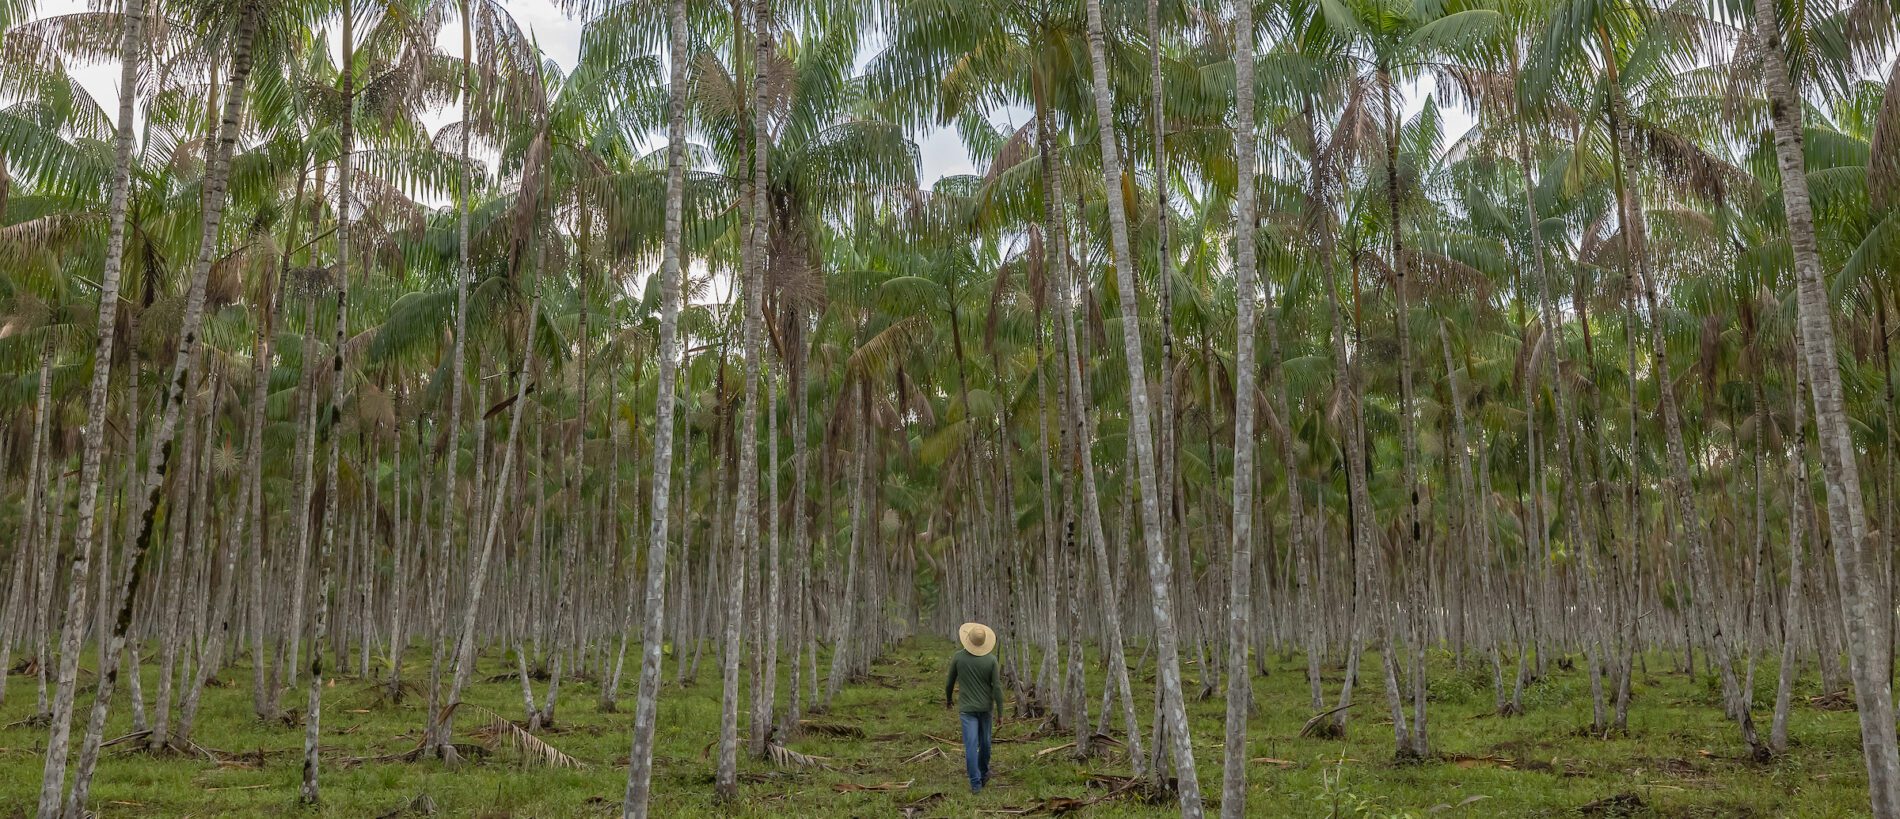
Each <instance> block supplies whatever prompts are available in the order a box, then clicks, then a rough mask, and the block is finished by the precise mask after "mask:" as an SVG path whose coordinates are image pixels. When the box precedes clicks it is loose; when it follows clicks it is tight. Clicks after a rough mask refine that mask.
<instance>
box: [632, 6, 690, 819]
mask: <svg viewBox="0 0 1900 819" xmlns="http://www.w3.org/2000/svg"><path fill="white" fill-rule="evenodd" d="M666 10H667V33H666V38H667V47H668V50H669V53H668V60H667V62H668V64H669V65H670V71H671V76H670V77H669V82H668V89H667V143H666V223H665V226H664V227H663V228H662V229H663V230H664V234H663V236H662V238H661V255H660V349H659V353H658V355H659V371H660V372H659V380H658V381H657V382H655V385H654V392H655V393H656V394H657V398H656V399H655V402H656V403H655V406H654V412H653V467H652V474H653V481H652V483H653V496H652V501H651V503H650V506H649V509H650V512H649V514H648V516H647V526H648V532H647V579H646V603H645V605H644V608H643V612H642V614H643V617H644V622H643V623H642V624H641V629H640V688H639V691H638V692H637V693H636V694H635V695H634V696H635V700H634V707H633V748H632V751H631V752H630V753H629V754H628V762H627V793H626V796H625V798H624V799H623V800H622V802H621V807H620V811H621V815H622V816H624V817H627V818H628V819H644V817H645V816H646V815H647V799H648V796H649V788H650V787H651V784H652V778H653V729H654V726H655V724H656V721H657V717H658V708H657V703H658V700H659V694H660V664H661V661H662V660H664V659H665V653H664V651H663V649H664V641H665V632H664V628H665V624H666V623H665V615H666V552H667V531H666V530H667V514H666V511H667V510H666V507H667V500H668V499H669V497H670V495H669V492H670V491H671V482H672V477H673V409H674V408H673V404H674V400H673V396H674V385H675V382H676V381H677V368H678V366H679V362H678V359H679V314H680V271H681V268H682V266H683V265H682V264H681V256H682V247H681V227H680V222H681V211H682V210H683V205H682V201H683V198H684V195H685V190H686V38H687V36H688V29H687V25H686V0H667V4H666ZM682 602H683V601H682ZM681 619H684V618H683V617H682V618H681Z"/></svg>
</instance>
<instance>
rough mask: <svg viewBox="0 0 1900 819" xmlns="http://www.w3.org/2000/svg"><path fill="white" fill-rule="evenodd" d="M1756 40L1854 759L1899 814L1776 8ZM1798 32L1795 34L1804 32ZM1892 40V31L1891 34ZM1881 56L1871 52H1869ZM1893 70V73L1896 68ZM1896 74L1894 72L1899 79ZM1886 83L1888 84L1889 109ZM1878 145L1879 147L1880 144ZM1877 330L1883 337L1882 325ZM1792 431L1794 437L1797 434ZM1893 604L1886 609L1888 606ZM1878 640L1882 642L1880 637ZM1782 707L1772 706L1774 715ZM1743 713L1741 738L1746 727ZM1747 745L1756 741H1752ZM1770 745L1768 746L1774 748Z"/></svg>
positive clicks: (1882, 653)
mask: <svg viewBox="0 0 1900 819" xmlns="http://www.w3.org/2000/svg"><path fill="white" fill-rule="evenodd" d="M1752 11H1753V13H1754V30H1753V34H1754V36H1755V37H1756V38H1757V40H1758V41H1759V45H1758V50H1759V55H1760V58H1761V62H1762V68H1763V70H1762V78H1763V80H1764V82H1765V84H1766V86H1767V92H1768V109H1769V112H1770V114H1771V118H1772V120H1773V122H1774V137H1775V139H1774V141H1775V165H1776V168H1777V170H1779V171H1780V177H1781V201H1782V207H1783V209H1784V210H1785V211H1786V216H1787V220H1788V221H1787V224H1788V243H1789V245H1790V246H1791V248H1792V249H1793V253H1794V273H1795V285H1796V287H1795V294H1796V298H1795V304H1796V306H1797V307H1798V310H1799V316H1800V321H1799V328H1800V342H1801V344H1800V346H1801V355H1802V356H1803V357H1804V358H1805V359H1806V364H1807V373H1808V376H1809V377H1808V378H1807V381H1808V387H1809V390H1810V392H1811V394H1812V397H1813V401H1814V425H1815V430H1816V434H1817V436H1818V439H1819V441H1820V445H1821V446H1820V449H1821V466H1822V470H1821V475H1822V483H1823V484H1824V485H1825V486H1826V487H1827V501H1828V528H1829V532H1830V535H1831V537H1832V538H1833V541H1834V543H1835V544H1836V548H1835V549H1834V559H1835V570H1836V573H1837V574H1838V576H1839V577H1840V579H1841V605H1842V616H1843V618H1844V619H1845V621H1846V622H1847V623H1848V624H1849V632H1850V633H1851V634H1852V635H1854V636H1853V637H1850V638H1849V640H1848V657H1849V666H1850V668H1851V670H1852V673H1853V678H1854V693H1855V696H1856V698H1857V699H1858V701H1859V704H1860V706H1859V713H1860V720H1861V731H1860V733H1861V756H1862V758H1863V760H1864V761H1865V763H1866V766H1867V782H1868V794H1869V798H1870V799H1871V801H1872V805H1873V812H1874V815H1875V816H1900V743H1897V742H1896V739H1895V737H1894V732H1892V731H1889V730H1887V727H1886V726H1887V725H1889V724H1891V723H1892V722H1893V695H1892V687H1891V685H1889V684H1888V680H1887V678H1890V677H1891V673H1888V672H1886V671H1884V670H1883V669H1882V668H1880V667H1879V665H1880V664H1881V663H1884V664H1885V665H1888V666H1891V665H1892V662H1891V658H1890V657H1888V654H1889V653H1890V652H1889V651H1888V650H1887V647H1886V646H1884V645H1880V646H1876V645H1872V644H1870V643H1867V642H1864V641H1863V640H1862V637H1863V635H1866V634H1868V633H1870V632H1869V631H1868V629H1870V628H1871V629H1872V631H1871V633H1873V634H1875V635H1878V634H1881V633H1883V631H1882V630H1881V629H1880V628H1877V627H1873V626H1872V625H1871V623H1872V621H1873V618H1875V617H1877V616H1879V615H1876V614H1875V613H1874V605H1873V604H1874V603H1875V602H1877V601H1879V600H1880V599H1881V596H1880V593H1879V592H1878V591H1876V590H1875V589H1874V588H1873V586H1872V583H1869V582H1865V581H1863V580H1861V578H1872V577H1874V576H1875V575H1874V574H1871V573H1870V572H1872V571H1876V570H1877V569H1878V566H1877V562H1876V561H1875V560H1874V559H1873V558H1871V557H1870V556H1869V555H1867V554H1865V553H1863V552H1862V550H1863V549H1865V548H1866V547H1865V546H1864V545H1863V544H1865V543H1866V542H1867V536H1868V535H1867V532H1868V528H1867V527H1868V523H1867V512H1866V506H1865V505H1864V502H1863V499H1862V495H1861V487H1860V466H1859V461H1858V454H1857V452H1856V450H1855V446H1854V442H1853V438H1852V435H1851V433H1850V432H1849V422H1848V416H1847V409H1846V407H1845V405H1844V402H1843V398H1842V387H1841V376H1840V365H1839V363H1838V362H1837V360H1836V348H1835V341H1834V318H1833V315H1832V310H1831V308H1830V304H1829V299H1828V294H1827V291H1826V279H1825V278H1824V277H1823V275H1822V273H1821V261H1820V254H1819V252H1818V250H1817V248H1816V244H1817V243H1816V238H1815V227H1814V212H1813V205H1812V196H1811V194H1810V192H1809V188H1808V176H1807V169H1806V166H1805V161H1804V157H1803V148H1802V132H1803V125H1802V117H1803V114H1802V108H1803V107H1804V103H1803V101H1802V98H1801V96H1800V94H1799V92H1798V90H1797V86H1796V77H1795V74H1794V72H1793V71H1792V70H1791V67H1790V60H1789V58H1788V52H1787V50H1786V48H1787V47H1786V46H1785V45H1784V43H1786V42H1787V41H1788V40H1789V39H1790V38H1788V37H1786V36H1785V34H1784V29H1783V27H1784V26H1787V25H1789V23H1788V22H1786V21H1784V20H1783V19H1782V18H1781V17H1780V16H1779V15H1778V14H1777V11H1778V9H1777V8H1776V6H1775V5H1774V4H1773V3H1769V2H1765V0H1755V2H1754V4H1753V9H1752ZM1805 33H1806V32H1799V31H1798V30H1797V34H1805ZM1889 36H1890V35H1889ZM1875 50H1876V51H1878V46H1876V48H1875ZM1895 71H1896V72H1900V67H1897V68H1896V69H1895ZM1895 76H1900V73H1896V75H1895ZM1892 90H1893V83H1892V82H1891V81H1890V82H1889V83H1888V91H1889V95H1890V96H1889V99H1888V101H1887V105H1889V106H1891V105H1894V101H1893V100H1892V99H1891V93H1892ZM1880 127H1881V128H1883V129H1887V130H1891V129H1892V128H1894V127H1900V126H1896V125H1895V123H1894V120H1893V119H1892V118H1887V119H1883V121H1882V123H1881V126H1880ZM1889 138H1891V137H1890V136H1889V135H1888V134H1887V133H1885V132H1880V131H1877V132H1876V134H1875V136H1874V143H1875V144H1876V145H1882V144H1883V141H1884V140H1885V139H1889ZM1883 147H1884V146H1883ZM1884 162H1885V164H1884V165H1876V166H1875V167H1876V168H1879V169H1880V172H1882V174H1883V177H1884V180H1881V179H1873V178H1870V179H1869V180H1868V185H1869V190H1876V189H1878V187H1879V186H1880V183H1881V181H1885V182H1887V183H1889V184H1890V183H1892V182H1893V181H1894V179H1893V175H1892V173H1891V168H1892V165H1893V163H1892V161H1891V160H1884ZM1881 331H1882V332H1883V333H1884V332H1885V328H1884V327H1883V328H1882V329H1881ZM1797 434H1805V433H1801V432H1800V430H1799V429H1798V428H1797ZM1888 608H1891V605H1889V606H1888ZM1883 642H1884V641H1883ZM1778 710H1779V709H1778ZM1746 719H1747V718H1746V716H1745V715H1744V721H1745V724H1744V729H1743V730H1744V733H1747V732H1748V731H1749V728H1748V727H1747V726H1746ZM1749 740H1750V744H1753V742H1754V740H1753V737H1752V736H1751V737H1749ZM1771 744H1772V743H1771Z"/></svg>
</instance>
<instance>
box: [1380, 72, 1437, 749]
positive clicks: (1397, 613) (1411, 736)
mask: <svg viewBox="0 0 1900 819" xmlns="http://www.w3.org/2000/svg"><path fill="white" fill-rule="evenodd" d="M1380 74H1381V76H1380V85H1381V86H1382V88H1383V90H1382V92H1381V94H1380V96H1381V97H1382V99H1383V101H1384V105H1385V160H1386V163H1385V195H1386V206H1387V210H1388V212H1389V213H1390V218H1391V221H1390V222H1389V223H1388V224H1387V229H1388V230H1390V231H1391V235H1390V239H1391V245H1392V262H1391V264H1392V291H1393V293H1394V295H1395V296H1396V297H1397V300H1398V312H1397V316H1396V318H1395V319H1394V321H1393V324H1394V325H1395V328H1396V330H1397V332H1398V340H1399V350H1398V356H1399V453H1400V467H1399V469H1400V472H1401V475H1400V478H1399V480H1400V481H1401V483H1402V485H1403V486H1404V487H1405V497H1406V500H1405V515H1404V518H1403V520H1402V527H1403V531H1402V532H1401V533H1400V535H1399V536H1400V537H1402V538H1405V546H1404V547H1403V548H1400V549H1397V550H1395V551H1394V553H1393V559H1392V560H1390V561H1388V562H1387V565H1386V575H1387V577H1388V578H1390V579H1389V580H1388V582H1387V584H1386V588H1387V592H1388V593H1390V594H1392V595H1394V598H1393V599H1392V600H1390V601H1387V602H1386V605H1385V607H1384V609H1385V612H1386V621H1387V622H1386V627H1385V652H1384V656H1383V660H1384V663H1385V667H1386V688H1387V690H1388V692H1396V691H1397V688H1396V686H1395V684H1396V682H1397V680H1396V674H1395V673H1394V672H1395V670H1396V668H1397V662H1398V661H1397V651H1398V642H1397V640H1396V639H1395V638H1396V634H1395V632H1397V631H1398V630H1399V628H1400V625H1399V623H1400V622H1404V623H1406V624H1408V625H1409V626H1410V629H1411V633H1410V634H1408V635H1407V637H1406V642H1408V643H1411V649H1412V668H1411V673H1412V681H1411V682H1412V709H1413V711H1412V726H1411V728H1409V729H1408V728H1407V727H1406V725H1405V718H1404V716H1403V715H1402V713H1401V712H1402V711H1403V710H1404V709H1403V708H1402V702H1403V698H1402V697H1401V698H1399V699H1395V700H1394V701H1393V719H1392V730H1393V733H1394V734H1396V735H1397V740H1398V755H1399V757H1400V758H1407V757H1410V758H1421V759H1422V758H1424V757H1425V756H1427V755H1428V754H1429V753H1430V748H1431V744H1430V741H1429V739H1428V738H1427V736H1426V733H1425V645H1424V635H1425V626H1424V622H1423V621H1424V612H1423V611H1422V610H1421V607H1422V605H1423V603H1424V599H1423V597H1424V595H1423V592H1422V586H1421V584H1422V582H1423V580H1422V577H1421V576H1422V574H1423V572H1422V571H1414V570H1413V569H1412V568H1411V567H1412V564H1413V563H1414V562H1421V563H1422V561H1423V558H1424V555H1423V554H1421V552H1422V550H1423V544H1422V542H1421V539H1420V538H1421V535H1422V533H1423V531H1424V521H1423V520H1421V518H1420V514H1419V486H1418V426H1417V424H1418V421H1417V419H1416V418H1414V417H1413V409H1412V403H1413V402H1412V329H1411V326H1412V308H1411V301H1410V296H1409V294H1408V293H1407V292H1406V280H1405V279H1406V268H1407V267H1408V265H1407V264H1406V258H1405V225H1404V222H1402V221H1400V218H1399V216H1400V214H1399V131H1398V128H1399V123H1398V119H1397V117H1396V116H1395V112H1394V110H1393V99H1392V98H1393V95H1394V94H1395V89H1394V88H1393V87H1392V83H1393V80H1392V77H1391V75H1390V73H1389V72H1386V71H1384V70H1383V69H1381V71H1380ZM1401 589H1402V590H1401ZM1401 610H1402V611H1401ZM1400 618H1403V619H1402V620H1401V619H1400Z"/></svg>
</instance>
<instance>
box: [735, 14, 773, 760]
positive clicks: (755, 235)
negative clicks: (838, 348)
mask: <svg viewBox="0 0 1900 819" xmlns="http://www.w3.org/2000/svg"><path fill="white" fill-rule="evenodd" d="M753 8H754V12H753V14H754V16H755V17H756V21H755V23H756V25H757V26H758V29H759V32H758V43H757V45H756V46H755V48H756V50H757V56H756V57H755V60H756V63H755V66H756V67H755V71H756V72H757V79H755V80H754V90H753V92H754V94H755V95H756V97H757V102H756V103H755V105H754V107H753V112H752V196H753V204H752V210H753V224H752V244H753V249H752V266H753V268H754V270H753V273H752V292H751V293H750V294H749V295H748V299H749V301H750V305H751V306H749V307H748V308H747V311H746V321H747V322H750V324H751V326H750V327H748V328H747V330H746V332H747V333H748V335H750V336H751V341H750V342H749V344H748V347H747V349H746V355H747V356H748V360H747V362H746V367H747V370H748V372H747V375H746V388H747V389H748V390H750V392H749V393H748V397H747V399H746V401H747V404H746V418H747V421H746V433H745V434H746V435H747V436H748V437H750V438H751V439H752V442H751V444H749V445H747V446H746V448H745V450H744V452H743V453H741V457H742V458H743V459H745V460H743V461H742V462H741V464H740V469H739V474H741V475H745V476H755V475H757V474H758V468H757V467H758V462H759V447H758V434H759V433H758V418H759V408H758V401H759V381H760V377H761V376H760V372H759V370H760V368H761V365H760V362H759V357H760V355H761V353H760V350H759V347H760V346H761V345H762V343H763V342H762V340H761V336H762V335H763V333H764V327H763V324H764V322H765V270H766V263H767V258H766V254H767V250H768V248H770V247H771V244H772V241H771V239H772V208H771V204H770V198H769V193H770V187H769V185H768V184H767V183H768V179H767V176H766V170H767V160H768V159H769V158H770V150H771V146H772V139H771V135H770V134H769V133H768V132H767V129H766V124H767V120H766V111H767V108H766V106H767V104H768V103H769V102H770V101H771V97H770V94H769V93H768V89H767V83H766V82H765V79H766V66H768V65H769V64H770V63H771V57H772V5H771V3H770V2H769V1H768V0H755V2H754V4H753ZM770 387H771V382H770V380H769V379H768V380H767V389H766V392H765V399H764V400H765V401H767V402H768V403H769V404H771V406H772V407H774V408H776V407H777V402H776V401H774V400H773V398H772V389H771V388H770ZM766 434H767V436H768V439H769V440H770V441H771V445H772V457H771V459H770V463H769V466H770V467H771V469H770V470H769V471H767V472H766V473H765V480H767V481H769V482H770V487H771V494H770V497H769V498H768V500H769V506H768V507H767V514H768V515H769V516H770V519H771V520H772V521H773V523H772V531H771V539H770V544H769V547H768V549H767V551H766V556H765V568H764V570H763V571H764V572H765V577H763V578H761V579H762V580H763V581H764V586H765V588H764V589H762V591H763V592H764V599H763V600H761V601H759V605H758V606H757V607H755V608H754V610H753V620H754V623H755V624H756V623H757V621H758V620H759V618H760V617H763V618H764V621H765V622H764V626H763V628H762V629H755V631H754V633H755V636H756V639H757V641H758V644H759V648H758V650H759V652H760V653H761V654H763V655H764V656H763V657H762V658H755V660H754V662H755V663H756V664H757V665H756V666H755V668H757V669H760V670H759V678H758V680H757V681H756V682H755V683H754V684H755V686H756V687H757V689H756V690H755V691H753V695H752V702H753V705H752V729H751V737H750V745H751V747H750V749H749V750H750V751H751V752H752V755H753V756H757V757H763V756H765V741H766V737H767V734H768V729H769V728H770V726H771V724H772V705H773V703H772V700H773V698H774V695H775V694H776V693H777V688H778V628H779V623H778V615H779V592H780V591H781V589H780V588H779V540H778V524H777V520H778V511H779V510H778V416H777V414H776V412H773V413H770V418H769V423H768V424H767V427H766ZM747 480H748V486H750V487H751V488H752V501H753V505H754V506H756V505H757V504H758V481H757V480H756V479H753V478H751V477H748V479H747ZM746 520H747V521H748V525H749V526H751V528H752V530H753V537H752V539H751V540H750V541H748V548H750V549H752V550H753V551H754V552H755V553H756V551H757V549H758V541H759V538H758V528H759V525H758V521H759V516H758V515H757V514H756V513H748V514H747V517H746ZM756 563H757V561H748V562H747V564H746V568H747V570H748V571H750V570H751V569H752V568H753V567H754V565H755V564H756Z"/></svg>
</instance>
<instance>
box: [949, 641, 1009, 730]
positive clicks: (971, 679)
mask: <svg viewBox="0 0 1900 819" xmlns="http://www.w3.org/2000/svg"><path fill="white" fill-rule="evenodd" d="M949 677H950V678H949V679H948V680H947V681H946V682H945V684H944V690H943V698H944V699H945V700H949V699H950V694H951V691H952V690H953V689H954V690H955V691H956V695H957V710H958V711H960V712H963V713H965V714H981V713H987V712H990V711H992V710H995V709H996V708H997V707H998V706H1000V705H1002V702H1003V681H1002V675H1001V674H1000V672H999V671H998V669H997V666H996V658H995V657H994V656H992V655H989V654H985V655H983V656H981V657H979V656H976V655H974V654H971V653H970V652H968V651H964V650H962V649H958V650H957V653H956V656H954V657H951V658H950V675H949Z"/></svg>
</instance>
